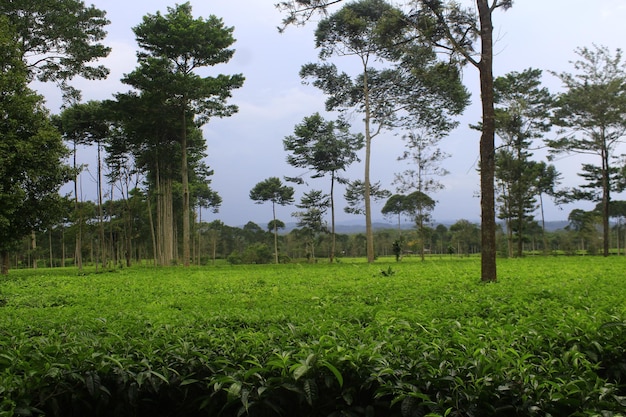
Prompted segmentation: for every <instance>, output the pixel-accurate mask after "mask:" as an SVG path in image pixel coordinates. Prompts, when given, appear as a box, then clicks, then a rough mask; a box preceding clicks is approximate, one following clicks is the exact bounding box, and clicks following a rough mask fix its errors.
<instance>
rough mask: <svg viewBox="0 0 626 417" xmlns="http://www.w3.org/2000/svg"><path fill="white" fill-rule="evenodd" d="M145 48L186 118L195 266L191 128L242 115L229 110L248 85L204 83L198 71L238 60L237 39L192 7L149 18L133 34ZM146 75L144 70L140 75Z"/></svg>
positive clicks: (229, 79)
mask: <svg viewBox="0 0 626 417" xmlns="http://www.w3.org/2000/svg"><path fill="white" fill-rule="evenodd" d="M133 31H134V32H135V35H136V37H137V42H138V43H139V46H140V47H141V48H142V49H143V51H142V52H140V53H138V58H139V61H140V64H148V65H152V64H157V65H159V66H161V69H162V70H164V74H163V75H165V78H166V81H167V84H165V85H162V86H160V87H161V88H165V90H166V91H167V95H168V99H169V100H171V101H172V102H173V103H174V107H175V108H176V111H177V112H178V115H179V118H180V133H179V138H180V146H181V156H182V158H181V178H182V189H183V190H182V192H183V216H182V218H183V264H184V265H185V266H189V260H190V242H191V240H190V239H191V234H190V230H191V229H190V215H191V210H190V199H189V196H190V191H189V165H188V161H187V159H188V158H187V147H188V143H187V136H188V126H187V125H188V124H190V123H191V124H193V125H194V126H195V127H199V126H202V125H203V124H205V123H207V122H208V121H209V119H210V118H211V117H226V116H231V115H232V114H234V113H235V112H236V111H237V107H236V106H234V105H227V104H226V101H227V99H228V98H230V96H231V90H233V89H235V88H239V87H241V86H242V85H243V80H244V79H243V76H242V75H240V74H238V75H232V76H227V75H218V76H217V77H211V76H207V77H202V76H200V75H198V74H197V73H196V72H195V71H196V70H198V69H200V68H203V67H208V66H215V65H217V64H221V63H226V62H228V61H229V60H230V58H231V57H232V56H233V54H234V50H232V49H228V48H229V47H230V46H231V45H232V44H233V43H234V42H235V39H234V38H233V36H232V33H233V28H228V27H225V26H224V23H223V21H222V20H221V19H219V18H217V17H215V16H213V15H211V16H209V17H208V18H207V19H206V20H205V19H203V18H196V19H194V18H193V16H192V8H191V5H190V3H189V2H187V3H184V4H182V5H176V7H174V8H170V7H168V13H167V14H166V15H162V14H161V13H160V12H157V13H156V14H154V15H150V14H149V15H147V16H144V18H143V22H142V23H141V24H139V25H138V26H136V27H135V28H133ZM139 71H141V68H140V69H139Z"/></svg>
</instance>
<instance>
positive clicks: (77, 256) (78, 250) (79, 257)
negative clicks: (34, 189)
mask: <svg viewBox="0 0 626 417" xmlns="http://www.w3.org/2000/svg"><path fill="white" fill-rule="evenodd" d="M74 215H75V216H76V219H75V220H76V222H78V230H77V231H76V245H75V247H74V264H75V265H76V267H77V268H78V270H79V271H82V270H83V249H82V248H83V241H82V240H83V239H82V234H83V232H82V228H83V217H82V214H81V213H80V212H79V208H78V171H77V170H76V141H74Z"/></svg>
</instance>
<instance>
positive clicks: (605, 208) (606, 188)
mask: <svg viewBox="0 0 626 417" xmlns="http://www.w3.org/2000/svg"><path fill="white" fill-rule="evenodd" d="M605 142H606V141H605ZM609 170H610V167H609V150H608V149H606V147H602V231H603V233H602V254H603V255H604V256H609V235H610V232H611V230H610V226H609V214H610V212H609V206H610V203H611V194H610V193H611V184H610V178H609V175H610V171H609Z"/></svg>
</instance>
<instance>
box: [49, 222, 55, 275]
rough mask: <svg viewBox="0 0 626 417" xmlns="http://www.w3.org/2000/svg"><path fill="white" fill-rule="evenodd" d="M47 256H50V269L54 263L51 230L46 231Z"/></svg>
mask: <svg viewBox="0 0 626 417" xmlns="http://www.w3.org/2000/svg"><path fill="white" fill-rule="evenodd" d="M48 254H49V255H50V268H52V266H53V265H52V263H53V262H54V260H53V256H52V228H50V229H48Z"/></svg>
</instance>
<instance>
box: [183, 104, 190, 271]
mask: <svg viewBox="0 0 626 417" xmlns="http://www.w3.org/2000/svg"><path fill="white" fill-rule="evenodd" d="M186 113H187V102H186V99H183V120H182V122H183V131H182V140H181V142H182V143H181V153H182V158H181V160H182V162H181V173H182V185H183V265H184V266H186V267H188V266H189V258H190V254H191V251H190V248H189V242H190V235H191V227H190V224H189V217H190V211H191V210H190V207H189V167H188V166H187V114H186Z"/></svg>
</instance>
